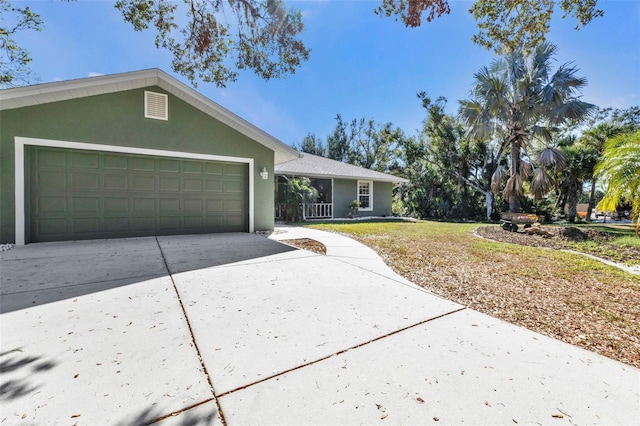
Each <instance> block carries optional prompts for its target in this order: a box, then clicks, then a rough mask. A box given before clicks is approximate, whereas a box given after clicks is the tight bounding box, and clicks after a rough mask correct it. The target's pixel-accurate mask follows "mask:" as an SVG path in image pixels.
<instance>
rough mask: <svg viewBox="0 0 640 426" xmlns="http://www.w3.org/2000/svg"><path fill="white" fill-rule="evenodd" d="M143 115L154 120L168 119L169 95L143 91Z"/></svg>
mask: <svg viewBox="0 0 640 426" xmlns="http://www.w3.org/2000/svg"><path fill="white" fill-rule="evenodd" d="M144 116H145V118H155V119H156V120H168V119H169V97H168V96H167V95H163V94H162V93H154V92H147V91H145V92H144Z"/></svg>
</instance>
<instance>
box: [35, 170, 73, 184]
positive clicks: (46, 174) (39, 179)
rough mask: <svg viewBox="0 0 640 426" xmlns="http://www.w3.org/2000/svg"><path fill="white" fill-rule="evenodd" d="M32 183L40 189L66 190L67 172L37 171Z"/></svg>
mask: <svg viewBox="0 0 640 426" xmlns="http://www.w3.org/2000/svg"><path fill="white" fill-rule="evenodd" d="M34 183H35V184H36V185H37V186H38V187H40V188H42V189H67V172H65V171H52V170H39V171H38V173H37V174H36V179H35V182H34Z"/></svg>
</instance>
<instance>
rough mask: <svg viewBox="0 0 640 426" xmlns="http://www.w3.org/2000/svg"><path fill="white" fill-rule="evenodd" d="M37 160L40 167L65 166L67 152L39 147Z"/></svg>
mask: <svg viewBox="0 0 640 426" xmlns="http://www.w3.org/2000/svg"><path fill="white" fill-rule="evenodd" d="M37 160H38V164H39V165H40V166H41V167H48V166H51V167H67V153H65V152H62V151H60V150H56V149H47V148H42V149H40V150H39V151H38V153H37Z"/></svg>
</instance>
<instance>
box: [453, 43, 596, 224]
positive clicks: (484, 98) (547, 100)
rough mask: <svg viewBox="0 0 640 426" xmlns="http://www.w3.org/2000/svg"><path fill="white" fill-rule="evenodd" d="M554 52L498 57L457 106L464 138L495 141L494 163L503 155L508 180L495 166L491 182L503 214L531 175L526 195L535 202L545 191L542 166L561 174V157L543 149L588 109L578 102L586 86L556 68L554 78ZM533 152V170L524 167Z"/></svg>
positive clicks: (547, 47) (549, 48)
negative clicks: (499, 195)
mask: <svg viewBox="0 0 640 426" xmlns="http://www.w3.org/2000/svg"><path fill="white" fill-rule="evenodd" d="M556 50H557V48H556V46H555V45H553V44H551V43H548V42H544V43H542V44H540V45H539V46H537V47H536V49H535V50H534V51H533V52H532V53H530V54H528V53H526V52H525V51H524V50H523V49H520V50H517V51H514V52H511V53H509V54H506V55H503V56H502V57H500V58H498V59H497V60H495V61H494V62H493V63H492V64H491V65H490V66H489V67H483V68H482V69H481V70H480V71H478V72H477V73H476V74H475V76H474V77H475V83H474V87H473V89H472V93H471V97H470V98H469V99H466V100H462V101H460V117H461V118H462V119H463V120H464V123H465V125H466V126H467V127H468V134H469V136H470V137H475V138H479V139H487V138H494V139H497V140H499V141H500V150H499V155H498V159H501V158H502V157H503V155H504V156H506V155H507V154H508V155H509V160H508V169H509V170H508V176H507V173H506V172H505V171H504V169H503V167H502V166H499V167H498V168H497V169H496V171H495V173H494V175H493V177H492V187H493V188H494V190H495V191H497V190H498V188H499V187H500V186H501V185H502V181H503V180H504V179H506V184H504V186H503V188H504V189H503V194H504V196H505V198H506V199H508V200H509V211H511V212H518V211H519V210H520V198H521V197H522V196H523V195H524V189H525V185H524V182H525V181H526V179H528V178H529V177H530V176H531V175H533V179H532V181H531V183H532V186H531V189H532V192H533V193H534V195H535V196H536V198H539V197H540V195H541V194H542V193H545V192H547V191H548V189H550V186H551V185H550V181H551V178H550V176H549V175H548V173H547V171H546V170H545V167H544V166H548V165H553V166H554V167H555V168H556V169H559V168H562V167H563V166H564V165H565V163H566V159H565V158H564V155H563V154H562V153H561V152H560V151H559V150H557V149H555V148H554V147H552V146H549V143H550V142H551V141H552V139H553V136H554V134H556V133H558V131H559V130H560V129H559V127H560V126H561V125H562V124H563V123H565V122H566V121H568V120H574V121H579V120H581V119H583V118H585V117H587V116H588V115H589V113H590V112H591V110H592V109H593V108H594V107H595V106H594V105H591V104H588V103H586V102H583V101H581V100H580V91H581V89H582V88H583V87H584V86H586V84H587V80H586V79H585V78H582V77H578V76H576V73H577V69H576V68H575V67H573V66H571V65H570V64H564V65H561V66H560V67H559V68H558V69H557V70H556V71H555V72H553V70H552V66H551V64H552V60H553V59H554V55H555V53H556ZM536 151H538V157H537V161H536V162H537V163H538V165H540V166H543V167H535V168H534V164H533V163H534V162H533V161H526V159H527V158H528V157H530V156H531V155H532V154H533V153H534V152H536Z"/></svg>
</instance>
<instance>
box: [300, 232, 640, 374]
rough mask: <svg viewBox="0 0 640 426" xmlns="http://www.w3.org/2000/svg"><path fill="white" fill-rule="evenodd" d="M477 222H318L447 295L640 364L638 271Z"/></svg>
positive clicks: (618, 358) (600, 351)
mask: <svg viewBox="0 0 640 426" xmlns="http://www.w3.org/2000/svg"><path fill="white" fill-rule="evenodd" d="M476 226H477V225H470V224H451V223H436V222H418V223H357V224H323V225H314V226H313V227H314V228H319V229H324V230H331V231H335V232H341V233H345V234H348V235H350V236H352V237H353V238H355V239H357V240H359V241H360V242H362V243H364V244H366V245H368V246H369V247H371V248H372V249H374V250H375V251H376V252H377V253H378V254H379V255H380V256H381V257H382V258H383V259H384V260H385V262H386V263H387V264H388V265H390V266H391V267H392V268H393V269H394V270H395V271H396V272H398V273H399V274H400V275H402V276H404V277H405V278H407V279H409V280H411V281H413V282H414V283H416V284H418V285H420V286H422V287H424V288H427V289H429V290H430V291H432V292H434V293H436V294H439V295H441V296H443V297H445V298H447V299H450V300H453V301H456V302H458V303H461V304H463V305H466V306H468V307H470V308H472V309H475V310H478V311H480V312H484V313H486V314H489V315H492V316H494V317H497V318H501V319H503V320H505V321H509V322H512V323H514V324H518V325H521V326H524V327H526V328H528V329H530V330H534V331H537V332H540V333H543V334H546V335H548V336H552V337H555V338H557V339H560V340H563V341H565V342H568V343H571V344H575V345H578V346H581V347H584V348H586V349H589V350H592V351H595V352H598V353H600V354H602V355H605V356H608V357H610V358H614V359H617V360H619V361H622V362H625V363H627V364H631V365H634V366H636V367H640V276H635V275H631V274H629V273H625V272H623V271H621V270H618V269H616V268H614V267H610V266H607V265H604V264H603V263H601V262H598V261H596V260H592V259H589V258H586V257H584V256H581V255H578V254H572V253H566V252H562V251H558V250H550V249H546V248H544V247H541V246H540V245H542V244H539V246H538V247H529V246H523V245H516V244H510V243H504V242H497V241H491V240H486V239H480V238H478V237H477V236H474V235H473V230H474V228H476ZM496 228H497V225H496ZM501 232H505V233H506V234H509V233H508V232H506V231H501ZM529 237H530V238H538V239H540V240H543V239H542V238H540V237H537V236H529ZM550 241H551V242H553V239H550ZM639 260H640V259H635V261H639Z"/></svg>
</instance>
